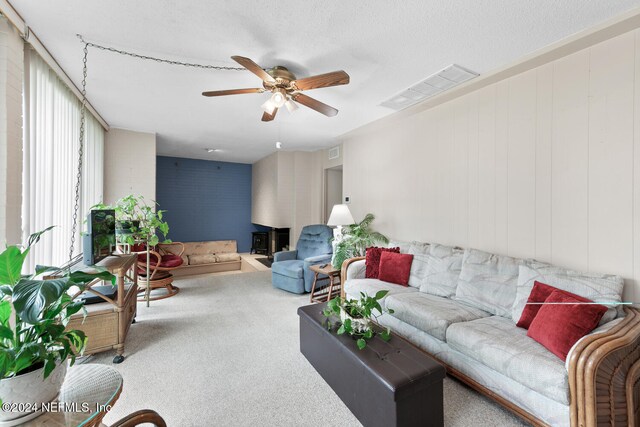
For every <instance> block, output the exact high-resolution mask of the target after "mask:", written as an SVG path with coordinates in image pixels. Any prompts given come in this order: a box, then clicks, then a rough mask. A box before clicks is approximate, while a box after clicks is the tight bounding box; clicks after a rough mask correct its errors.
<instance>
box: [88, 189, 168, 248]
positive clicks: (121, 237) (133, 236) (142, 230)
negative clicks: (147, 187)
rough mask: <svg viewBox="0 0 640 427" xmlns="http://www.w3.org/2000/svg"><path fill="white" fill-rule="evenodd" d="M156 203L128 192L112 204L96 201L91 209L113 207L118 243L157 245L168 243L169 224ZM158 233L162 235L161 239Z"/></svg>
mask: <svg viewBox="0 0 640 427" xmlns="http://www.w3.org/2000/svg"><path fill="white" fill-rule="evenodd" d="M157 206H158V203H157V202H155V201H151V202H147V200H145V198H144V197H143V196H140V195H135V194H130V195H128V196H125V197H123V198H121V199H119V200H118V201H117V202H116V203H115V204H114V205H105V204H104V203H98V204H97V205H94V206H92V207H91V209H113V210H115V213H116V235H117V236H118V242H119V243H128V244H130V245H134V244H136V243H147V242H148V243H149V245H150V246H155V245H157V244H158V243H159V242H160V241H162V242H164V243H169V242H170V240H169V239H167V234H169V224H167V223H166V221H164V220H163V218H162V217H163V214H164V212H166V211H163V210H159V209H158V210H157V209H156V208H157ZM158 234H161V235H162V240H160V237H159V236H158Z"/></svg>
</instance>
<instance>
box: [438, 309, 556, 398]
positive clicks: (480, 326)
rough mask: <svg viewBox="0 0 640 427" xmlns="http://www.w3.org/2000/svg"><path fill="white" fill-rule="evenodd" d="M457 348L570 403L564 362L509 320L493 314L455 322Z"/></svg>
mask: <svg viewBox="0 0 640 427" xmlns="http://www.w3.org/2000/svg"><path fill="white" fill-rule="evenodd" d="M446 339H447V344H449V346H450V347H451V348H453V349H454V350H458V351H459V352H460V353H462V354H464V355H466V356H469V357H471V358H473V359H475V360H477V361H478V362H481V363H483V364H485V365H486V366H488V367H490V368H492V369H493V370H495V371H497V372H499V373H501V374H503V375H505V376H507V377H509V378H511V379H513V380H514V381H517V382H519V383H520V384H522V385H525V386H527V387H529V388H531V389H532V390H534V391H536V392H538V393H540V394H542V395H543V396H546V397H548V398H550V399H553V400H555V401H557V402H559V403H562V404H565V405H568V404H569V379H568V375H567V370H566V369H565V367H564V362H563V361H562V360H560V359H559V358H558V357H556V356H555V355H553V354H552V353H551V352H550V351H549V350H547V349H546V348H544V347H543V346H542V345H541V344H539V343H537V342H536V341H535V340H533V339H532V338H529V337H528V336H527V331H526V329H522V328H518V327H517V326H516V325H515V324H514V323H513V322H512V321H511V320H510V319H505V318H504V317H499V316H492V317H486V318H483V319H478V320H473V321H471V322H464V323H454V324H452V325H451V326H449V328H448V329H447V334H446Z"/></svg>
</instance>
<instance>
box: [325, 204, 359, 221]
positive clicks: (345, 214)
mask: <svg viewBox="0 0 640 427" xmlns="http://www.w3.org/2000/svg"><path fill="white" fill-rule="evenodd" d="M355 223H356V222H355V221H354V220H353V216H352V215H351V212H350V211H349V207H348V206H347V205H333V209H331V215H329V221H327V225H349V224H355Z"/></svg>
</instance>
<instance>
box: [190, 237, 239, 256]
mask: <svg viewBox="0 0 640 427" xmlns="http://www.w3.org/2000/svg"><path fill="white" fill-rule="evenodd" d="M234 252H238V245H237V243H236V241H235V240H212V241H205V242H185V243H184V253H185V254H186V255H205V254H218V253H234Z"/></svg>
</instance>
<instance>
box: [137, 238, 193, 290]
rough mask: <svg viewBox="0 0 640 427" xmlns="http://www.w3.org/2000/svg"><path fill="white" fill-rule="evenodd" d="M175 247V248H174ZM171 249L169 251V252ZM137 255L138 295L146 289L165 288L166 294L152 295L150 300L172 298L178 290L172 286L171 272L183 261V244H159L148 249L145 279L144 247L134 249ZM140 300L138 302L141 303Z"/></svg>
mask: <svg viewBox="0 0 640 427" xmlns="http://www.w3.org/2000/svg"><path fill="white" fill-rule="evenodd" d="M176 247H177V248H176ZM169 248H171V250H169ZM135 249H136V250H135V251H134V252H135V253H137V254H138V286H139V287H140V291H139V292H140V293H145V292H146V289H147V287H149V288H150V290H154V289H160V288H165V289H166V290H167V293H166V294H162V295H153V296H151V297H150V298H149V299H150V300H159V299H163V298H169V297H172V296H174V295H175V294H177V293H178V292H179V291H180V288H178V287H177V286H174V285H173V275H172V274H171V271H172V270H175V269H176V268H178V267H180V266H181V265H182V264H183V263H184V260H183V259H182V253H183V252H184V244H182V243H181V242H172V243H159V244H158V245H157V246H156V247H154V248H150V249H149V277H148V278H147V250H146V247H137V248H135ZM143 300H144V298H140V299H139V301H143Z"/></svg>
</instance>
